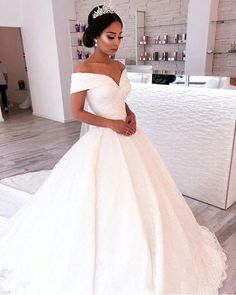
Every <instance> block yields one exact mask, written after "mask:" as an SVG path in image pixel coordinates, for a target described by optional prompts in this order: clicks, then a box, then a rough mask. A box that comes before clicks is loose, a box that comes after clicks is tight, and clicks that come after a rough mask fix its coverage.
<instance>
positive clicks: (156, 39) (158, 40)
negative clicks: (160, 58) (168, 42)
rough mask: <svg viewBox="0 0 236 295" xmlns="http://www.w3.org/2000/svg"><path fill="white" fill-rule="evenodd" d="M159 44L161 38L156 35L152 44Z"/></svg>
mask: <svg viewBox="0 0 236 295" xmlns="http://www.w3.org/2000/svg"><path fill="white" fill-rule="evenodd" d="M160 42H161V38H160V36H159V35H157V36H156V38H155V41H154V43H155V44H160Z"/></svg>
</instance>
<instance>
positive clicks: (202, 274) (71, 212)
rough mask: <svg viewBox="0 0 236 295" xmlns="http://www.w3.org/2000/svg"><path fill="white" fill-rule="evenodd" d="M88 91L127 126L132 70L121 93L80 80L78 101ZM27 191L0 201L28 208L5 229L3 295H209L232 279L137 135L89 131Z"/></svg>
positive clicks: (105, 81) (93, 103) (92, 77)
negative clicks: (14, 202) (9, 201)
mask: <svg viewBox="0 0 236 295" xmlns="http://www.w3.org/2000/svg"><path fill="white" fill-rule="evenodd" d="M85 89H86V90H87V95H86V101H87V103H88V107H89V110H90V111H91V112H93V113H94V114H97V115H99V116H103V117H106V118H112V119H122V120H125V118H126V111H125V98H126V97H127V95H128V94H129V92H130V91H131V83H130V81H129V79H128V77H127V73H126V69H125V70H124V71H123V72H122V74H121V78H120V82H119V84H117V83H116V82H115V81H114V80H113V79H112V78H110V77H109V76H106V75H103V74H95V73H73V74H72V78H71V93H76V92H78V91H81V90H85ZM39 174H40V173H39ZM39 174H38V175H39ZM26 176H27V174H25V177H26ZM22 177H23V178H24V175H22ZM23 178H22V179H23ZM29 191H30V188H29V190H28V191H26V190H25V191H24V190H22V189H17V188H13V187H12V188H11V187H9V186H8V187H7V186H6V185H4V184H1V185H0V196H1V200H3V199H4V196H5V197H6V196H8V199H10V198H12V199H15V200H16V199H17V200H23V201H22V203H21V205H20V206H19V207H17V208H15V211H14V210H13V211H14V213H12V214H9V215H10V216H7V217H6V216H5V218H3V217H2V218H1V222H0V294H8V295H13V294H14V295H162V294H163V295H165V294H204V295H206V294H218V290H219V288H220V287H221V286H222V285H223V281H224V280H225V279H226V277H227V275H226V269H227V265H226V259H227V256H226V254H225V253H224V251H223V248H222V247H221V245H220V243H219V241H218V240H217V238H216V236H215V234H214V233H213V232H211V231H210V230H209V229H208V228H207V227H204V226H200V225H199V224H198V223H197V221H196V219H195V217H194V215H193V214H192V211H191V210H190V208H189V206H188V205H187V203H186V201H185V199H184V197H183V196H182V194H181V192H180V190H179V189H178V187H177V186H176V184H175V182H174V180H173V178H172V177H171V175H170V173H169V171H168V169H167V167H166V166H165V163H164V162H163V161H162V159H161V157H160V155H159V153H158V151H157V149H156V148H155V147H154V145H153V144H152V142H151V141H150V139H149V138H148V137H147V135H146V134H145V133H144V132H143V131H142V130H141V129H140V128H139V126H137V131H136V133H134V134H133V135H131V136H125V135H122V134H118V133H116V132H114V131H113V130H112V129H110V128H104V127H97V126H93V125H90V127H89V129H88V130H87V132H86V133H85V134H84V135H83V136H82V137H81V138H80V139H79V140H78V141H77V142H76V143H75V144H74V145H72V147H71V148H70V149H69V150H68V151H67V152H66V153H65V154H64V156H63V157H61V159H60V160H59V161H58V162H57V164H56V165H55V166H54V168H53V169H52V170H51V171H50V173H48V175H47V177H46V178H45V180H44V181H43V182H42V184H41V185H40V186H39V187H38V188H37V189H35V190H33V189H32V191H33V192H32V191H31V192H29ZM4 194H5V195H4Z"/></svg>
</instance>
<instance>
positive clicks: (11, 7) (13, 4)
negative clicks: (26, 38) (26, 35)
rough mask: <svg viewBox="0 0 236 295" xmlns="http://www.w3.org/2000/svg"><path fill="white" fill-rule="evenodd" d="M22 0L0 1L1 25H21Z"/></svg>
mask: <svg viewBox="0 0 236 295" xmlns="http://www.w3.org/2000/svg"><path fill="white" fill-rule="evenodd" d="M20 2H21V0H11V1H9V0H1V2H0V26H5V27H21V24H22V15H21V5H20Z"/></svg>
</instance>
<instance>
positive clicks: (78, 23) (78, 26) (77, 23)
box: [75, 20, 80, 32]
mask: <svg viewBox="0 0 236 295" xmlns="http://www.w3.org/2000/svg"><path fill="white" fill-rule="evenodd" d="M75 30H76V32H79V31H80V22H79V21H78V20H77V21H76V24H75Z"/></svg>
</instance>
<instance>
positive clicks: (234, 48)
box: [228, 41, 236, 52]
mask: <svg viewBox="0 0 236 295" xmlns="http://www.w3.org/2000/svg"><path fill="white" fill-rule="evenodd" d="M228 52H236V42H235V41H233V42H231V43H230V49H229V50H228Z"/></svg>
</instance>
